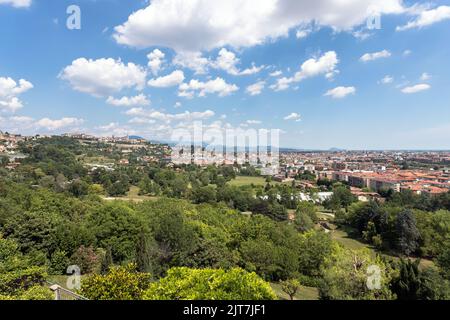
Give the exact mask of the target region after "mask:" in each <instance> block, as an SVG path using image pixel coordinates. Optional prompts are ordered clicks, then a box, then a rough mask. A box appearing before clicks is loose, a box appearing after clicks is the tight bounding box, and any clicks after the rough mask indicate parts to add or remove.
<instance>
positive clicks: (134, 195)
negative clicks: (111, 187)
mask: <svg viewBox="0 0 450 320" xmlns="http://www.w3.org/2000/svg"><path fill="white" fill-rule="evenodd" d="M158 199H159V197H151V196H140V195H139V188H138V187H136V186H132V187H131V188H130V191H128V193H127V195H126V196H123V197H103V200H107V201H114V200H123V201H133V202H142V201H147V200H152V201H156V200H158Z"/></svg>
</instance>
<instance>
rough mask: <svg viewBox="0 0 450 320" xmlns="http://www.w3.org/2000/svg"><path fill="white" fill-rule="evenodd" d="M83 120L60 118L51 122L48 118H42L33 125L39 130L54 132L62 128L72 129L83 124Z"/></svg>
mask: <svg viewBox="0 0 450 320" xmlns="http://www.w3.org/2000/svg"><path fill="white" fill-rule="evenodd" d="M83 122H84V120H83V119H77V118H62V119H58V120H52V119H49V118H43V119H41V120H39V121H37V122H36V123H35V125H36V126H37V127H39V128H44V129H47V130H49V131H54V130H58V129H62V128H68V127H74V126H78V125H81V124H83Z"/></svg>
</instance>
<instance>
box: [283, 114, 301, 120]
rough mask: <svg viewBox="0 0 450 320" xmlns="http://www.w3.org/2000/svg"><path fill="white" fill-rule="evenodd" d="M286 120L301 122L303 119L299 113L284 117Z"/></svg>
mask: <svg viewBox="0 0 450 320" xmlns="http://www.w3.org/2000/svg"><path fill="white" fill-rule="evenodd" d="M284 120H286V121H288V120H294V121H295V122H300V121H301V120H302V117H301V116H300V115H299V114H298V113H295V112H293V113H291V114H290V115H288V116H286V117H284Z"/></svg>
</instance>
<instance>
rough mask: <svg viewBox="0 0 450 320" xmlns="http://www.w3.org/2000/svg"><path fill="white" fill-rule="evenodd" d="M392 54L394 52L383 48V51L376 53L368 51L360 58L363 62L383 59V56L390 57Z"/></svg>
mask: <svg viewBox="0 0 450 320" xmlns="http://www.w3.org/2000/svg"><path fill="white" fill-rule="evenodd" d="M391 55H392V54H391V53H390V52H389V51H387V50H383V51H379V52H374V53H366V54H364V55H363V56H362V57H361V58H360V59H359V60H361V61H363V62H368V61H373V60H377V59H381V58H389V57H390V56H391Z"/></svg>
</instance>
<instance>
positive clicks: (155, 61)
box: [147, 49, 166, 76]
mask: <svg viewBox="0 0 450 320" xmlns="http://www.w3.org/2000/svg"><path fill="white" fill-rule="evenodd" d="M165 56H166V55H165V54H164V53H163V52H162V51H161V50H159V49H155V50H153V51H152V52H150V53H149V54H148V55H147V58H148V67H149V68H150V70H151V71H152V73H153V75H155V76H156V75H158V72H159V71H160V70H161V66H162V64H163V63H164V57H165Z"/></svg>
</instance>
